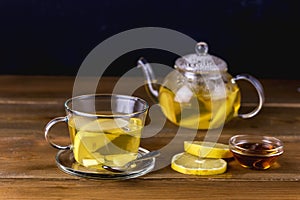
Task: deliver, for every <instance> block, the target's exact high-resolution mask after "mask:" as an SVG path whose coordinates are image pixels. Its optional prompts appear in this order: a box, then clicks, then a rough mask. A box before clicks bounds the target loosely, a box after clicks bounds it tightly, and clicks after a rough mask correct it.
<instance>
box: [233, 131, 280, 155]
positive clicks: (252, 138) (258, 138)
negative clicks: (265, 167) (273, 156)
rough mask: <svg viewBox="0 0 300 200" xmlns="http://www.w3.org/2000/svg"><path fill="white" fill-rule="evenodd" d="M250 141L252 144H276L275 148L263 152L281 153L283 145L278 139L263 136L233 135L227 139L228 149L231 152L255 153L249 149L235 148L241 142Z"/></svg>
mask: <svg viewBox="0 0 300 200" xmlns="http://www.w3.org/2000/svg"><path fill="white" fill-rule="evenodd" d="M237 138H238V139H239V142H236V139H237ZM249 140H250V141H252V142H262V141H269V142H268V143H271V144H276V145H277V147H276V148H274V149H270V150H264V152H267V153H274V152H277V153H278V154H282V153H283V143H282V141H281V140H280V139H278V138H276V137H273V136H263V135H234V136H232V137H231V138H230V139H229V147H230V149H232V150H239V151H242V152H247V153H251V152H253V153H257V151H251V150H249V149H246V148H243V147H240V146H237V144H238V143H240V142H243V141H249Z"/></svg>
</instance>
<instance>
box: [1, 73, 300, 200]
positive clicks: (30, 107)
mask: <svg viewBox="0 0 300 200" xmlns="http://www.w3.org/2000/svg"><path fill="white" fill-rule="evenodd" d="M135 80H136V78H129V79H128V85H127V86H128V87H131V86H130V85H132V86H134V83H136V81H135ZM116 81H117V78H116V77H106V78H103V79H102V80H101V84H99V86H101V87H99V88H97V91H98V92H104V93H108V92H110V91H112V89H113V88H114V85H115V83H116ZM261 81H262V83H263V85H264V88H265V94H266V103H265V105H264V107H263V109H262V110H261V112H260V113H259V114H258V115H257V116H255V117H254V118H251V119H247V120H244V119H238V118H236V119H233V120H232V121H231V122H229V123H228V124H226V125H225V126H224V128H223V130H222V134H221V135H220V138H219V141H220V142H222V143H227V142H228V139H229V138H230V137H231V136H232V135H235V134H240V133H247V134H257V135H262V134H264V135H273V136H276V137H278V138H279V139H281V140H282V141H283V143H284V150H285V152H284V154H283V155H282V156H281V157H280V158H279V159H278V162H277V163H276V164H275V165H274V166H273V167H271V168H270V169H268V170H265V171H257V170H249V169H244V168H242V167H240V166H239V165H238V164H237V163H236V161H234V160H230V161H228V169H227V171H226V173H224V174H220V175H214V176H191V175H184V174H180V173H177V172H175V171H173V170H172V169H171V168H170V166H169V165H167V166H165V167H163V168H160V169H158V170H155V171H153V172H151V173H149V174H146V175H144V176H141V177H138V178H136V179H131V180H125V181H107V180H91V179H85V178H79V177H76V176H71V175H68V174H66V173H64V172H62V171H60V170H59V169H58V168H57V166H56V164H55V155H56V153H57V150H56V149H54V148H52V147H51V146H50V145H49V144H48V143H47V142H46V141H45V139H44V133H43V130H44V127H45V125H46V124H47V122H48V121H49V120H51V119H52V118H54V117H57V116H64V115H65V111H64V108H63V103H64V101H65V100H66V99H68V98H70V97H71V96H72V87H73V82H74V77H41V76H0V166H1V167H0V199H124V197H125V196H126V198H127V199H210V198H211V199H263V198H264V199H300V194H299V191H298V190H299V186H300V154H299V151H300V145H299V144H300V92H298V91H297V89H298V88H299V87H300V81H297V80H261ZM241 89H242V90H243V91H248V90H249V91H250V90H251V89H250V87H249V86H248V85H247V84H245V85H243V84H241ZM134 94H135V95H136V96H140V97H143V98H145V99H146V100H147V101H149V102H150V104H151V105H152V104H154V102H152V101H151V99H150V98H149V97H148V96H147V94H146V92H145V90H144V88H143V87H139V88H137V89H136V90H135V91H134ZM245 95H247V97H245V100H246V101H247V104H244V106H246V107H248V106H250V107H251V106H252V105H254V104H255V101H256V97H255V93H251V92H245ZM155 120H156V121H164V116H163V114H162V113H160V115H159V117H158V119H152V121H151V122H148V123H149V124H148V126H149V127H148V128H145V133H143V134H145V135H144V138H143V139H142V142H141V145H142V146H143V147H145V148H147V149H149V150H155V149H160V148H162V147H164V146H166V145H167V144H168V143H169V142H170V141H171V140H172V139H174V138H177V140H176V141H175V143H174V144H175V145H174V146H175V147H174V148H173V149H172V150H173V151H174V152H173V153H175V152H180V151H182V150H183V141H184V140H185V139H187V138H192V139H196V140H202V139H203V138H204V136H205V135H206V133H207V131H204V130H198V131H191V130H189V129H183V130H180V132H178V127H176V126H175V125H173V124H171V123H170V122H169V121H166V122H165V123H164V124H163V127H161V126H159V125H158V124H156V123H155V122H156V121H155ZM154 130H155V131H156V132H153V131H154ZM51 131H52V134H53V135H55V136H56V139H57V141H58V142H60V143H62V144H67V143H68V142H69V139H68V134H67V127H66V126H65V124H60V125H57V126H56V127H55V128H53V129H52V130H51ZM147 134H149V135H150V136H151V137H146V136H147ZM211 134H212V136H213V134H217V132H211ZM168 159H170V155H167V154H166V155H162V156H161V157H159V158H158V159H157V163H159V162H166V160H168Z"/></svg>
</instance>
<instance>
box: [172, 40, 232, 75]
mask: <svg viewBox="0 0 300 200" xmlns="http://www.w3.org/2000/svg"><path fill="white" fill-rule="evenodd" d="M195 51H196V53H193V54H188V55H185V56H182V57H180V58H178V59H177V60H176V61H175V68H176V69H179V70H180V71H182V72H184V73H194V74H201V73H207V72H214V71H227V64H226V62H225V61H224V60H222V59H221V58H219V57H216V56H213V55H210V54H209V53H208V45H207V43H206V42H202V41H201V42H198V43H197V44H196V46H195Z"/></svg>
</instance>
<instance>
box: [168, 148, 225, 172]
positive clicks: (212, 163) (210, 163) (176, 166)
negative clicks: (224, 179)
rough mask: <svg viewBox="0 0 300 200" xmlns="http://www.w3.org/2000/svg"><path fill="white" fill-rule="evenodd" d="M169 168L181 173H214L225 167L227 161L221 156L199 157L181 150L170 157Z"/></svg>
mask: <svg viewBox="0 0 300 200" xmlns="http://www.w3.org/2000/svg"><path fill="white" fill-rule="evenodd" d="M171 168H172V169H173V170H175V171H177V172H180V173H182V174H191V175H215V174H222V173H224V172H225V171H226V169H227V162H226V161H225V160H223V159H221V158H219V159H216V158H199V157H197V156H193V155H191V154H189V153H186V152H183V153H179V154H176V155H174V156H173V157H172V161H171Z"/></svg>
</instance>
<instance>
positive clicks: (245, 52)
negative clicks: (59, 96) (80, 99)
mask: <svg viewBox="0 0 300 200" xmlns="http://www.w3.org/2000/svg"><path fill="white" fill-rule="evenodd" d="M299 5H300V1H298V0H207V1H203V0H173V1H171V0H165V1H163V0H161V1H158V0H87V1H84V0H81V1H80V0H1V1H0V24H1V31H0V34H1V38H0V53H1V54H0V56H1V57H0V74H29V75H76V72H77V70H78V68H79V67H80V64H81V63H82V61H83V60H84V58H85V57H86V55H87V54H88V53H89V52H90V51H91V50H92V49H93V48H94V47H95V46H97V45H98V44H99V43H100V42H101V41H103V40H105V39H107V38H108V37H110V36H112V35H114V34H117V33H119V32H121V31H124V30H128V29H131V28H137V27H144V26H158V27H165V28H171V29H174V30H177V31H180V32H182V33H184V34H187V35H189V36H190V37H192V38H194V39H195V40H197V41H206V42H207V43H208V44H209V46H210V53H211V54H215V55H218V56H220V57H221V58H223V59H224V60H226V61H227V62H228V64H229V71H230V73H231V74H233V75H234V74H238V73H243V72H247V73H250V74H252V75H254V76H257V77H258V78H288V79H299V77H300V76H299V74H298V73H296V70H297V69H299V68H300V64H299V56H300V55H299V47H300V42H299V41H300V39H299V37H300V31H299V25H300V16H299V15H300V6H299ZM116 48H117V47H116ZM191 51H193V49H191ZM141 55H143V56H145V57H146V58H148V60H149V61H151V62H160V63H165V64H168V65H172V64H173V62H174V59H175V58H176V55H172V54H170V53H167V52H160V51H157V50H148V51H146V50H143V51H135V52H131V53H128V54H126V55H124V56H121V57H120V58H119V59H117V60H116V61H115V62H114V63H112V65H111V66H110V67H109V69H108V70H107V71H106V73H105V75H121V74H122V73H124V72H125V71H126V70H128V69H129V68H131V67H134V65H135V62H136V60H137V58H138V57H139V56H141ZM297 71H298V70H297Z"/></svg>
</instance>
